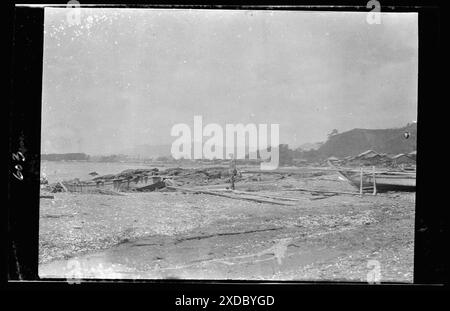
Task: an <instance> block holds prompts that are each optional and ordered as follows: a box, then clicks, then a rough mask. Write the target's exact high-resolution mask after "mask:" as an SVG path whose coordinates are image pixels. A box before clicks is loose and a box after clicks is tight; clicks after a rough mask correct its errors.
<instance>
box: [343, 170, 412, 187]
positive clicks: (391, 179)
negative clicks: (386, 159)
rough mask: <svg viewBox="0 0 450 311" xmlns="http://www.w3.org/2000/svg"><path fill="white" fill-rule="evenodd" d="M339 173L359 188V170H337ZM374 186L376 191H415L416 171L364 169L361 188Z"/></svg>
mask: <svg viewBox="0 0 450 311" xmlns="http://www.w3.org/2000/svg"><path fill="white" fill-rule="evenodd" d="M339 173H340V174H341V175H342V176H343V177H344V178H345V179H347V180H348V181H349V182H350V183H351V184H352V185H354V186H355V187H356V188H358V189H360V187H361V172H360V171H359V172H358V171H356V170H351V171H344V170H342V171H339ZM374 178H375V186H376V190H377V192H385V191H415V190H416V173H415V172H395V171H385V172H370V171H366V172H363V174H362V189H363V190H367V189H372V190H373V187H374Z"/></svg>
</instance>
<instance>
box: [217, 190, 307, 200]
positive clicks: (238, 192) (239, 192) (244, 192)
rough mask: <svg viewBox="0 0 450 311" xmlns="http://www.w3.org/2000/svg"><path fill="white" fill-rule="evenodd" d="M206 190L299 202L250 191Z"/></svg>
mask: <svg viewBox="0 0 450 311" xmlns="http://www.w3.org/2000/svg"><path fill="white" fill-rule="evenodd" d="M208 190H211V191H224V192H231V193H237V194H248V195H252V196H257V197H262V198H269V199H275V200H282V201H300V200H299V199H295V198H288V197H280V196H276V195H269V194H262V193H257V192H250V191H241V190H230V189H208Z"/></svg>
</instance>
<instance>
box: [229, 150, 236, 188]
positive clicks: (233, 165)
mask: <svg viewBox="0 0 450 311" xmlns="http://www.w3.org/2000/svg"><path fill="white" fill-rule="evenodd" d="M230 169H231V177H230V182H231V189H232V190H234V183H235V181H236V176H237V169H236V160H235V159H234V158H233V159H232V160H231V163H230Z"/></svg>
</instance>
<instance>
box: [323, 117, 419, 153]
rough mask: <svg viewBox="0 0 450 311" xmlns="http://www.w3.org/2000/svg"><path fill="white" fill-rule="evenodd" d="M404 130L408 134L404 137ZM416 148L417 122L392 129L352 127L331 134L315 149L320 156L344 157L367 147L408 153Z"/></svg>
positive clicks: (380, 151)
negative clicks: (342, 131) (351, 128)
mask: <svg viewBox="0 0 450 311" xmlns="http://www.w3.org/2000/svg"><path fill="white" fill-rule="evenodd" d="M405 132H408V133H409V134H410V136H409V137H408V138H405V137H404V134H405ZM416 148H417V123H412V124H408V125H407V126H405V127H402V128H393V129H376V130H371V129H353V130H350V131H347V132H344V133H340V134H336V135H333V136H331V137H330V138H329V139H328V140H327V141H326V142H325V143H324V144H323V145H322V146H321V147H320V148H319V149H318V150H317V151H318V152H319V154H320V155H321V156H322V157H330V156H335V157H346V156H353V155H357V154H359V153H361V152H364V151H366V150H368V149H371V150H374V151H376V152H378V153H388V154H399V153H409V152H411V151H414V150H416Z"/></svg>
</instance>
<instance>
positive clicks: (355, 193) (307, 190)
mask: <svg viewBox="0 0 450 311" xmlns="http://www.w3.org/2000/svg"><path fill="white" fill-rule="evenodd" d="M284 191H306V192H316V193H336V194H350V195H360V194H359V193H358V192H346V191H331V190H315V189H306V188H291V189H284Z"/></svg>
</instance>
